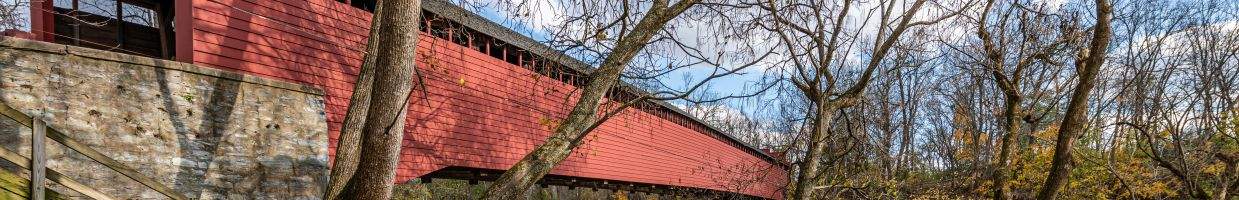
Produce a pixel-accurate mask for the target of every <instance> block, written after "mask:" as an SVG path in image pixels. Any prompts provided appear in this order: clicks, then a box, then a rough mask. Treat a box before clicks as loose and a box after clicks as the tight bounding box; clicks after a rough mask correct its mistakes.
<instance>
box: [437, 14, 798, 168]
mask: <svg viewBox="0 0 1239 200" xmlns="http://www.w3.org/2000/svg"><path fill="white" fill-rule="evenodd" d="M422 9H423V10H425V11H428V12H430V13H433V14H435V15H438V16H439V17H440V18H445V19H448V20H451V21H453V22H456V23H459V24H461V25H463V26H465V27H468V28H469V29H472V30H474V31H477V32H479V33H482V34H486V35H488V36H490V37H492V38H495V39H497V40H500V41H503V42H505V43H507V44H509V45H513V46H516V47H517V48H520V49H524V50H526V51H529V52H530V53H532V54H534V55H537V56H540V57H542V58H544V59H547V60H549V61H553V62H556V63H558V64H560V65H563V66H566V67H567V68H568V69H571V70H573V71H575V72H579V73H581V74H591V73H592V72H593V71H594V67H593V66H591V65H589V64H586V63H585V62H582V61H581V60H578V59H576V58H573V57H571V56H568V55H567V54H564V53H563V52H560V51H558V50H555V49H552V48H551V47H548V46H546V45H544V44H542V43H541V42H538V41H536V40H534V39H533V38H529V37H527V36H525V35H524V34H520V33H517V32H515V31H512V29H509V28H507V27H504V26H503V25H500V24H498V23H495V22H493V21H490V20H488V19H486V18H484V17H482V16H478V15H477V14H475V13H473V12H471V11H468V10H465V9H464V8H461V7H460V6H457V5H455V4H453V3H450V2H446V1H443V0H423V1H422ZM619 84H620V85H619V86H618V89H621V90H622V91H624V92H626V93H630V94H633V95H637V96H641V95H646V94H649V93H648V92H646V91H645V90H642V89H641V88H638V87H636V86H633V85H632V84H629V83H627V82H624V81H623V80H620V81H619ZM648 102H651V103H653V104H655V105H658V106H660V107H663V108H666V109H668V110H671V111H674V112H675V113H676V114H678V115H680V117H684V118H686V119H690V120H692V121H693V122H695V123H698V124H700V125H701V126H703V127H706V128H708V129H710V132H711V134H715V135H717V136H720V138H724V139H726V140H727V142H731V143H734V144H737V145H738V146H742V147H744V148H746V149H747V150H748V151H747V152H749V153H752V154H754V155H757V156H758V157H761V158H762V159H764V160H766V161H767V162H770V163H774V164H776V165H778V166H780V167H783V168H784V169H786V168H788V165H787V163H784V162H782V161H779V159H777V158H775V157H774V156H771V155H770V154H767V153H766V152H765V151H762V150H761V149H758V148H755V147H753V146H752V145H750V144H748V143H745V142H743V141H740V140H739V139H736V138H735V137H732V136H731V135H729V134H724V133H723V132H722V131H719V129H718V128H716V127H714V126H712V125H710V124H709V123H705V122H704V121H702V120H701V119H698V118H696V117H693V116H692V115H690V114H688V112H685V111H684V110H681V109H679V108H677V107H675V106H672V105H671V104H670V103H667V102H666V101H661V100H648Z"/></svg>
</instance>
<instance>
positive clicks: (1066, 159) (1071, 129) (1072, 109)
mask: <svg viewBox="0 0 1239 200" xmlns="http://www.w3.org/2000/svg"><path fill="white" fill-rule="evenodd" d="M1095 2H1096V4H1097V8H1096V10H1097V25H1095V26H1094V27H1093V38H1092V40H1091V41H1089V42H1090V43H1089V47H1088V49H1086V50H1085V51H1084V52H1081V53H1080V56H1079V59H1077V60H1078V61H1077V62H1076V63H1077V64H1076V72H1078V74H1079V83H1077V84H1076V86H1075V93H1074V94H1072V95H1071V101H1070V102H1068V103H1067V111H1066V113H1064V116H1066V117H1065V118H1064V119H1063V122H1062V125H1061V126H1060V127H1059V129H1058V138H1057V141H1058V142H1057V144H1055V145H1054V160H1053V161H1052V162H1051V164H1050V174H1049V176H1047V177H1046V179H1045V185H1044V186H1043V187H1042V188H1041V191H1040V192H1038V193H1037V199H1043V200H1044V199H1054V198H1055V196H1056V195H1057V194H1058V189H1059V188H1061V187H1062V185H1063V184H1064V183H1065V182H1066V180H1067V177H1068V176H1069V175H1070V173H1071V167H1072V162H1073V161H1072V158H1071V157H1072V156H1071V152H1072V148H1073V147H1074V145H1075V139H1076V135H1078V134H1080V132H1082V131H1083V129H1084V123H1085V122H1086V121H1087V119H1085V116H1084V114H1085V113H1086V112H1087V111H1088V96H1089V92H1091V91H1092V90H1093V85H1095V84H1096V83H1097V73H1098V71H1100V69H1101V64H1102V63H1104V62H1105V61H1106V47H1108V46H1109V45H1110V33H1111V30H1110V14H1111V8H1110V2H1107V1H1106V0H1095Z"/></svg>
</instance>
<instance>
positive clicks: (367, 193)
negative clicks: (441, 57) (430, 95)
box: [339, 0, 422, 199]
mask: <svg viewBox="0 0 1239 200" xmlns="http://www.w3.org/2000/svg"><path fill="white" fill-rule="evenodd" d="M381 4H382V6H381V7H383V8H384V11H383V12H381V13H377V15H376V16H375V18H377V19H378V20H381V21H380V22H379V23H378V24H379V26H378V27H376V28H378V29H379V31H378V32H377V33H378V34H377V35H373V36H378V37H379V38H378V40H377V41H380V42H379V43H378V44H383V45H382V46H381V47H378V48H377V50H378V51H376V52H375V57H376V59H375V62H374V63H375V68H374V70H375V77H374V88H373V89H374V90H373V91H372V93H371V94H370V99H371V102H370V104H371V105H370V107H369V109H368V114H367V117H366V119H365V120H364V121H365V122H364V124H365V126H364V127H362V134H363V135H362V136H361V139H362V140H361V147H362V148H361V149H360V153H361V155H360V159H359V160H358V164H357V167H358V168H357V169H358V170H357V171H356V173H355V174H354V176H353V178H352V179H350V180H349V181H348V183H347V184H346V186H345V188H344V191H343V192H342V193H341V194H340V196H339V197H340V198H345V199H390V198H391V190H392V182H393V181H395V178H396V164H397V163H398V161H399V160H400V147H401V146H400V144H401V140H402V139H403V137H404V123H405V121H406V119H405V115H406V114H407V112H408V105H409V102H408V101H409V92H410V91H411V90H412V88H413V82H412V81H413V70H415V69H416V68H415V64H416V63H415V60H414V59H415V52H416V49H417V36H418V25H419V24H418V20H419V18H420V15H421V11H422V10H421V1H420V0H386V1H382V3H381ZM373 36H372V37H373Z"/></svg>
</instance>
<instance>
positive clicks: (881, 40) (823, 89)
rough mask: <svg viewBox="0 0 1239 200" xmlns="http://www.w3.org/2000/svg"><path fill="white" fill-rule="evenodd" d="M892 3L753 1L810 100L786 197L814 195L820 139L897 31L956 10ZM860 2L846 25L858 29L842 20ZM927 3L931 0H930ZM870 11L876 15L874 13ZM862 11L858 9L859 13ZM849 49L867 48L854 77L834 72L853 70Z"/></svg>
mask: <svg viewBox="0 0 1239 200" xmlns="http://www.w3.org/2000/svg"><path fill="white" fill-rule="evenodd" d="M898 2H900V1H894V0H891V1H878V2H854V1H843V2H841V3H834V2H822V1H809V2H774V1H768V2H764V3H763V4H758V5H759V6H760V7H762V8H763V9H764V10H766V12H767V13H768V14H769V21H770V22H769V23H768V24H763V28H765V29H766V30H768V31H771V32H774V33H775V34H777V35H778V40H779V41H780V42H781V46H783V48H781V50H782V51H786V53H785V54H786V55H791V56H788V57H787V59H788V60H789V61H788V63H791V66H790V69H791V70H788V72H785V73H784V74H786V76H787V77H788V78H787V80H789V81H790V82H791V83H792V85H794V86H795V88H796V90H797V91H798V92H799V93H800V94H801V95H803V98H804V99H805V100H806V102H808V103H809V104H811V105H812V111H810V114H807V115H806V116H810V118H811V119H812V120H811V122H810V123H809V124H811V125H809V127H810V128H811V130H809V131H807V132H808V134H809V136H808V138H807V140H806V142H805V145H806V146H807V150H806V151H805V153H804V157H803V158H802V159H801V161H800V163H798V166H799V168H798V170H797V171H796V172H795V173H796V175H795V178H794V179H792V180H795V181H796V182H795V184H793V185H792V186H791V188H789V190H790V191H792V192H790V196H789V198H790V199H813V198H815V197H814V194H813V191H814V190H817V189H819V188H818V185H819V184H820V183H822V181H823V179H822V178H823V177H824V175H822V173H824V172H828V171H829V170H822V169H820V166H821V165H822V163H821V162H819V161H820V159H822V158H823V157H824V156H823V155H822V154H823V153H824V152H826V150H827V149H828V148H829V147H828V144H829V142H827V141H826V140H827V139H828V138H831V137H832V134H833V133H837V132H836V131H834V130H833V129H834V126H833V124H834V123H835V121H836V118H835V114H836V113H838V112H840V110H841V109H845V108H849V107H852V106H855V105H856V104H858V103H860V102H861V101H862V98H863V94H864V92H865V88H866V87H867V86H868V85H869V82H870V81H871V80H872V79H873V77H874V75H875V74H876V73H878V72H877V70H878V68H879V67H881V66H882V64H883V60H885V58H886V57H887V55H888V54H889V53H890V52H891V49H892V48H893V47H895V46H896V44H897V43H899V42H900V38H901V36H902V35H903V34H904V33H906V32H908V30H909V29H912V28H914V27H917V26H924V25H930V24H934V23H937V22H938V21H941V20H944V19H947V18H950V17H952V16H954V15H957V14H959V12H958V11H956V12H946V14H943V15H941V16H934V17H927V18H924V19H917V18H919V17H922V16H920V15H918V14H917V13H918V12H919V11H921V9H922V8H923V6H926V3H928V2H929V1H927V0H916V1H912V2H911V4H910V5H908V4H899V3H898ZM862 3H868V4H872V5H873V7H875V9H874V10H870V11H869V13H867V14H871V15H868V16H866V17H864V18H859V19H861V20H862V23H861V24H859V25H851V26H859V27H862V28H852V27H849V24H848V23H847V22H848V21H847V20H846V19H848V18H849V16H852V15H855V14H856V13H853V12H852V11H850V9H851V8H852V6H856V4H862ZM903 3H907V2H903ZM897 5H898V6H897ZM933 5H937V4H936V2H935V3H934V4H933ZM874 11H876V13H877V14H874ZM863 12H864V11H861V12H859V13H861V14H865V13H863ZM874 15H876V17H877V20H878V21H877V25H876V28H875V29H876V30H877V33H876V34H875V35H873V36H872V37H873V42H872V43H869V44H865V43H861V42H858V40H859V39H861V38H860V37H858V35H860V33H861V32H864V30H863V27H865V26H866V25H867V24H868V23H869V21H868V19H869V18H872V17H875V16H874ZM832 18H833V19H832ZM845 28H847V29H845ZM866 45H872V46H866ZM853 48H862V49H865V50H867V53H869V54H868V55H867V56H868V58H867V60H866V61H860V62H863V63H865V64H863V65H862V66H860V69H862V70H861V72H859V73H860V74H859V76H856V77H855V78H854V79H853V78H846V77H844V78H840V77H841V75H840V74H837V73H840V72H842V71H847V72H848V73H852V72H854V71H850V70H847V69H849V68H852V66H851V64H853V63H850V61H851V60H850V59H849V57H850V56H852V55H849V53H853V52H852V51H851V50H853ZM832 152H833V151H832ZM845 152H846V151H845ZM826 157H834V156H826ZM827 164H828V165H829V164H830V163H827Z"/></svg>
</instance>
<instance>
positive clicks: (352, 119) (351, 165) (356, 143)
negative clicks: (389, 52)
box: [323, 4, 383, 199]
mask: <svg viewBox="0 0 1239 200" xmlns="http://www.w3.org/2000/svg"><path fill="white" fill-rule="evenodd" d="M382 10H383V5H382V4H380V5H376V6H375V8H374V15H373V16H375V17H374V18H372V19H371V20H370V38H369V39H368V40H367V41H366V52H365V53H366V54H365V57H364V58H363V59H362V60H363V61H362V63H361V72H359V73H358V74H357V80H355V81H353V96H352V97H349V102H348V113H347V114H345V116H344V123H343V124H341V126H342V127H341V128H340V136H339V138H337V139H336V155H335V162H334V164H332V166H331V175H330V177H329V178H328V184H327V192H326V193H325V194H324V195H323V199H336V197H338V196H339V195H340V192H342V191H344V185H345V184H347V183H348V180H349V179H351V178H353V173H354V172H356V171H357V161H358V159H359V157H358V154H361V147H360V146H361V127H362V126H363V125H364V123H365V122H366V111H367V110H369V109H370V89H371V88H373V87H374V61H375V60H376V58H377V57H376V56H375V55H374V54H375V52H378V49H379V46H380V45H379V33H378V32H379V26H380V24H379V22H380V21H382V20H379V18H378V17H377V16H379V12H382Z"/></svg>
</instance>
